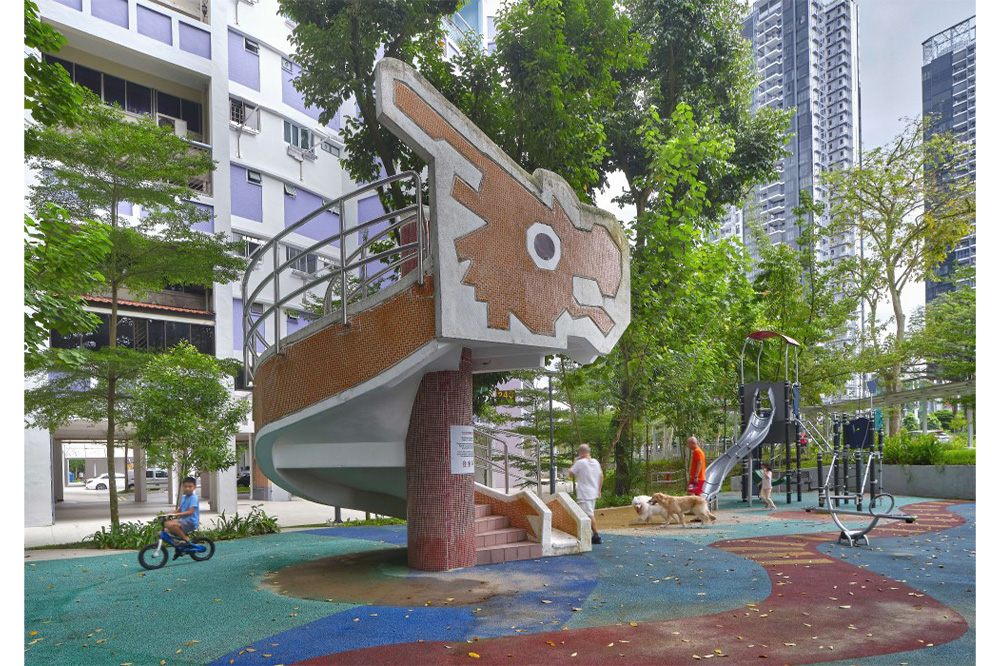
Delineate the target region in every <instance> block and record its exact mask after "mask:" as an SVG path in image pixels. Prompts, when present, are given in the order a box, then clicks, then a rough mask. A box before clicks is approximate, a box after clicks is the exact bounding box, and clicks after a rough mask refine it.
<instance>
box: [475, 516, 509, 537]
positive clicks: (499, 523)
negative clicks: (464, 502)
mask: <svg viewBox="0 0 1000 666" xmlns="http://www.w3.org/2000/svg"><path fill="white" fill-rule="evenodd" d="M506 527H510V519H509V518H508V517H507V516H484V517H482V518H476V534H483V533H485V532H493V531H496V530H502V529H504V528H506Z"/></svg>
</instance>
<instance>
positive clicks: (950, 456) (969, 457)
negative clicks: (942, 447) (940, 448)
mask: <svg viewBox="0 0 1000 666" xmlns="http://www.w3.org/2000/svg"><path fill="white" fill-rule="evenodd" d="M944 464H945V465H975V464H976V450H975V449H955V450H952V451H945V452H944Z"/></svg>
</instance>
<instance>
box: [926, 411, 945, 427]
mask: <svg viewBox="0 0 1000 666" xmlns="http://www.w3.org/2000/svg"><path fill="white" fill-rule="evenodd" d="M927 429H928V430H942V429H943V426H942V425H941V421H939V420H938V417H937V415H936V414H934V413H933V412H932V413H930V414H928V415H927Z"/></svg>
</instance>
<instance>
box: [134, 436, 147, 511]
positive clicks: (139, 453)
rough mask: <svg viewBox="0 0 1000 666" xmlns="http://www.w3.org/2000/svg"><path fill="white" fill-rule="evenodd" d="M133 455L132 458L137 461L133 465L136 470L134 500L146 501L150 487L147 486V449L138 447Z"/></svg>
mask: <svg viewBox="0 0 1000 666" xmlns="http://www.w3.org/2000/svg"><path fill="white" fill-rule="evenodd" d="M132 455H133V458H132V459H133V460H134V461H135V464H134V465H133V466H132V470H133V471H134V472H135V495H134V496H133V498H132V501H134V502H145V501H146V499H147V495H146V494H147V493H148V492H149V488H148V487H147V486H146V451H145V450H143V449H140V448H139V447H136V448H135V450H134V452H133V454H132Z"/></svg>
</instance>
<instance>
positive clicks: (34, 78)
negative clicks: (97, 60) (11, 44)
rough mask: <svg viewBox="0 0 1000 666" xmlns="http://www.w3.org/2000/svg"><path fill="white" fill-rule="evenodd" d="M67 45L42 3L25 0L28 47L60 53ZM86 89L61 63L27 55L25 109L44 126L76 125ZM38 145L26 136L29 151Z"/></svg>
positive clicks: (36, 55) (32, 53)
mask: <svg viewBox="0 0 1000 666" xmlns="http://www.w3.org/2000/svg"><path fill="white" fill-rule="evenodd" d="M65 44H66V38H65V37H63V35H62V34H60V33H59V31H57V30H56V29H55V28H53V27H52V26H50V25H46V24H45V23H42V21H41V19H40V18H39V16H38V5H37V4H36V3H35V2H33V1H32V0H25V1H24V47H25V49H32V50H38V51H42V52H44V53H56V52H58V51H59V50H60V49H61V48H62V47H63V46H64V45H65ZM82 102H83V89H82V88H80V87H79V86H77V85H75V84H74V83H73V81H72V80H71V79H70V77H69V74H68V73H67V72H66V70H65V69H63V67H62V66H61V65H56V64H54V63H48V62H45V61H44V60H42V58H41V57H40V56H39V55H38V54H37V53H34V52H30V53H25V58H24V108H25V110H27V111H30V112H31V118H32V120H33V121H35V122H37V123H41V124H42V125H64V126H67V127H73V126H75V125H76V124H77V123H78V122H79V120H80V104H81V103H82ZM36 147H37V146H36V145H35V144H34V143H33V142H32V141H31V140H30V137H28V136H27V135H26V140H25V145H24V148H25V153H30V152H33V151H34V150H35V148H36Z"/></svg>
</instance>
